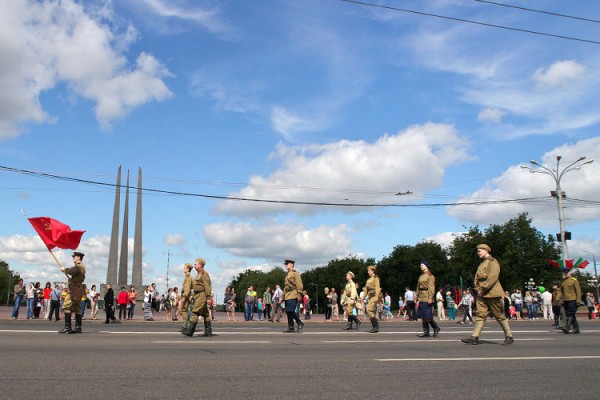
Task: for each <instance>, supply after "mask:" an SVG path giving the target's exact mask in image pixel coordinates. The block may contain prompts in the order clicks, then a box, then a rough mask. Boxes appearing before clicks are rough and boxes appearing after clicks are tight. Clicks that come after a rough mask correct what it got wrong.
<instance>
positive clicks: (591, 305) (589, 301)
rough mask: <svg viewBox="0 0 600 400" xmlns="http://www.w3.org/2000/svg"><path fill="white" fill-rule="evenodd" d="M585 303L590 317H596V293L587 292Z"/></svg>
mask: <svg viewBox="0 0 600 400" xmlns="http://www.w3.org/2000/svg"><path fill="white" fill-rule="evenodd" d="M585 305H586V307H587V308H588V319H594V315H593V314H594V312H595V311H596V304H595V301H594V295H593V294H592V293H590V292H588V293H586V296H585Z"/></svg>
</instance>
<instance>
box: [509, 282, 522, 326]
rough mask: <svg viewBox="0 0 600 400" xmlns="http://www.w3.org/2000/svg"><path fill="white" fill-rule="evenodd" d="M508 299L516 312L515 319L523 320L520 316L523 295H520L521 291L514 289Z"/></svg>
mask: <svg viewBox="0 0 600 400" xmlns="http://www.w3.org/2000/svg"><path fill="white" fill-rule="evenodd" d="M510 299H511V300H512V303H513V305H514V306H515V309H516V311H517V316H516V319H523V315H522V314H521V313H522V311H523V294H522V293H521V290H519V289H515V290H514V291H513V294H512V295H511V296H510Z"/></svg>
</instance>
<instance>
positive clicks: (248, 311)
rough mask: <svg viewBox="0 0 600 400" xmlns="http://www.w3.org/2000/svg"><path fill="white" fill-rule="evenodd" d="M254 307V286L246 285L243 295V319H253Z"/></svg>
mask: <svg viewBox="0 0 600 400" xmlns="http://www.w3.org/2000/svg"><path fill="white" fill-rule="evenodd" d="M254 307H256V291H255V290H254V286H252V285H250V286H248V290H247V291H246V297H244V319H245V320H246V321H252V320H253V319H254Z"/></svg>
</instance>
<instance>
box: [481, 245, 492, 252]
mask: <svg viewBox="0 0 600 400" xmlns="http://www.w3.org/2000/svg"><path fill="white" fill-rule="evenodd" d="M477 248H478V249H483V250H486V251H487V252H488V253H490V252H491V251H492V248H491V247H490V246H488V245H487V244H485V243H482V244H480V245H477Z"/></svg>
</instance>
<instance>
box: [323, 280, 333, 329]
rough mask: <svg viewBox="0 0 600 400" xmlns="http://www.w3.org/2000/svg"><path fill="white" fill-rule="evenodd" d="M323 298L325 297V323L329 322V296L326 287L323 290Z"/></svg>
mask: <svg viewBox="0 0 600 400" xmlns="http://www.w3.org/2000/svg"><path fill="white" fill-rule="evenodd" d="M323 296H324V297H325V322H331V295H330V294H329V288H328V287H325V289H323Z"/></svg>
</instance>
